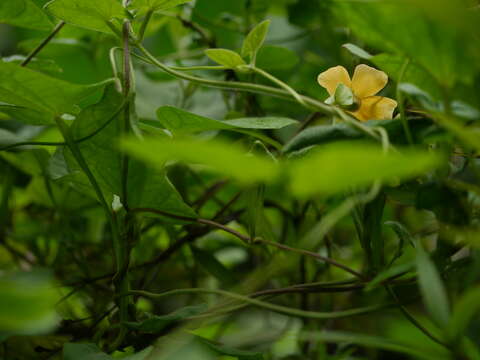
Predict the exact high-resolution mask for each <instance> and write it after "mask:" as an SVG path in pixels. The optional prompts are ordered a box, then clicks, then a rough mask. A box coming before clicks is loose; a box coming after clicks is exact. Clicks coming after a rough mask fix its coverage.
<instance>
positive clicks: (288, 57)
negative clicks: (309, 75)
mask: <svg viewBox="0 0 480 360" xmlns="http://www.w3.org/2000/svg"><path fill="white" fill-rule="evenodd" d="M299 62H300V58H299V57H298V55H297V54H296V53H294V52H293V51H292V50H289V49H287V48H284V47H280V46H274V45H265V46H263V47H262V48H261V49H260V50H259V51H258V54H257V63H256V65H257V67H259V68H260V69H264V70H268V71H272V70H273V71H274V70H288V69H291V68H293V67H294V66H296V65H297V64H298V63H299Z"/></svg>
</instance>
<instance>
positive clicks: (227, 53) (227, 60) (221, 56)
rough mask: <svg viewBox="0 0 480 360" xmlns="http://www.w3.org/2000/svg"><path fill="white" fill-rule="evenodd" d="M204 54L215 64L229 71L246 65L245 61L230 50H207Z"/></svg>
mask: <svg viewBox="0 0 480 360" xmlns="http://www.w3.org/2000/svg"><path fill="white" fill-rule="evenodd" d="M205 54H206V55H207V56H208V57H209V58H210V59H212V60H213V61H215V62H216V63H217V64H220V65H223V66H226V67H228V68H229V69H235V68H236V67H238V66H241V65H246V63H245V60H243V59H242V58H241V57H240V55H238V54H237V53H236V52H235V51H232V50H228V49H208V50H205Z"/></svg>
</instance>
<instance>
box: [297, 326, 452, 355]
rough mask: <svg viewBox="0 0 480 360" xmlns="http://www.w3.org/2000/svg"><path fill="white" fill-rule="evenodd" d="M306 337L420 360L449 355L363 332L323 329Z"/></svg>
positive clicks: (445, 352) (444, 352)
mask: <svg viewBox="0 0 480 360" xmlns="http://www.w3.org/2000/svg"><path fill="white" fill-rule="evenodd" d="M306 336H308V337H310V336H311V337H313V338H314V339H316V340H318V341H321V342H331V343H346V344H355V345H359V346H365V347H367V348H377V349H383V350H387V351H394V352H399V353H403V354H407V355H410V356H414V358H415V359H422V360H449V359H450V355H449V353H448V352H447V351H442V352H440V351H438V352H434V351H433V350H431V349H422V348H417V347H412V345H411V344H408V343H400V342H397V341H393V340H390V339H387V338H384V337H380V336H372V335H365V334H353V333H345V332H335V331H324V332H320V333H317V334H308V335H306Z"/></svg>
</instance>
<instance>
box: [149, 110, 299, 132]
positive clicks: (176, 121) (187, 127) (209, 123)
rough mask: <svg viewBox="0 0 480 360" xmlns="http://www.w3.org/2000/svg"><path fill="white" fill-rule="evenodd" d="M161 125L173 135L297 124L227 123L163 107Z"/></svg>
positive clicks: (268, 119)
mask: <svg viewBox="0 0 480 360" xmlns="http://www.w3.org/2000/svg"><path fill="white" fill-rule="evenodd" d="M157 117H158V120H159V121H160V123H161V124H162V125H163V126H164V127H165V128H166V129H168V130H170V131H171V132H172V133H173V134H191V133H196V132H201V131H210V130H236V129H281V128H283V127H286V126H289V125H292V124H296V123H297V121H295V120H292V119H287V118H273V117H264V118H239V119H231V120H225V121H219V120H214V119H210V118H207V117H204V116H200V115H196V114H193V113H191V112H188V111H185V110H182V109H179V108H176V107H173V106H162V107H161V108H159V109H158V110H157Z"/></svg>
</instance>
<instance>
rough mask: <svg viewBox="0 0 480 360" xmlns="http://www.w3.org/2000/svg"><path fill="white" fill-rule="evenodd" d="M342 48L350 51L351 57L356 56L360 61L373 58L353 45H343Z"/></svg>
mask: <svg viewBox="0 0 480 360" xmlns="http://www.w3.org/2000/svg"><path fill="white" fill-rule="evenodd" d="M342 46H343V47H344V48H345V49H347V50H348V51H350V52H351V53H352V54H353V55H356V56H358V57H359V58H360V59H365V60H370V59H371V58H372V57H373V56H372V55H371V54H369V53H368V52H366V51H365V50H363V49H362V48H361V47H359V46H357V45H355V44H343V45H342Z"/></svg>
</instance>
